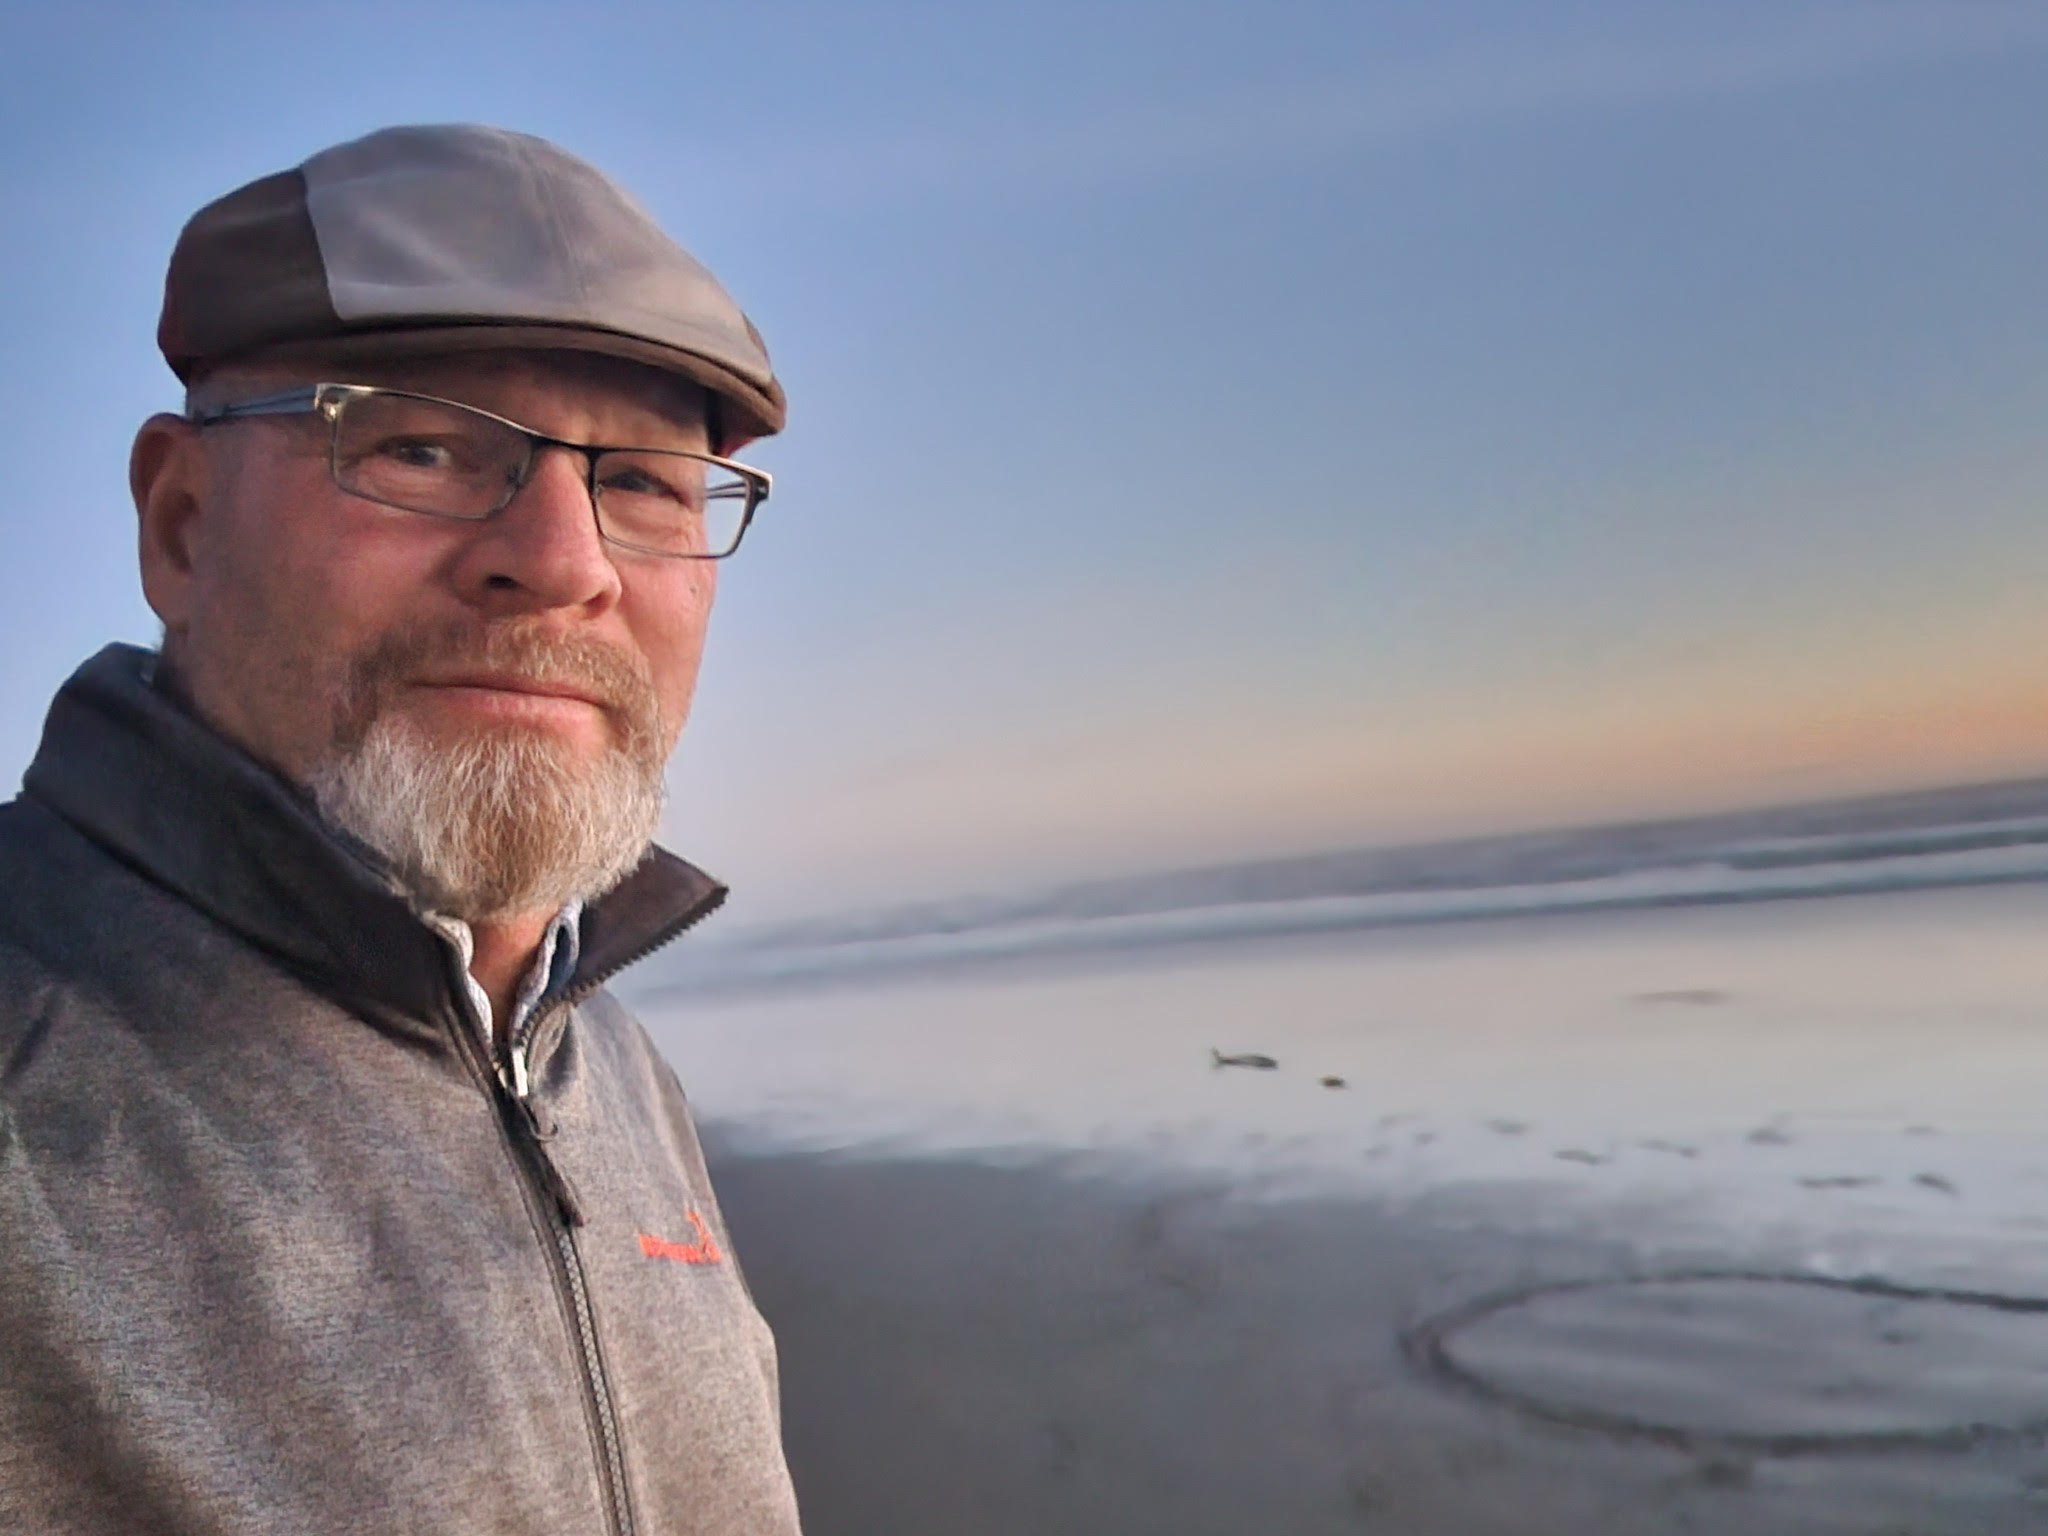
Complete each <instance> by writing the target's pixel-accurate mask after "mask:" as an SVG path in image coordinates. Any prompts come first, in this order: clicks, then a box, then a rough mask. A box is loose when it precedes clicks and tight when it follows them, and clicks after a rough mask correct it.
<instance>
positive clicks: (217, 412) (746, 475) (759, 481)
mask: <svg viewBox="0 0 2048 1536" xmlns="http://www.w3.org/2000/svg"><path fill="white" fill-rule="evenodd" d="M370 395H390V396H393V397H395V398H397V399H401V400H421V401H425V402H426V403H427V404H429V405H445V406H449V407H452V408H453V409H455V410H458V411H466V412H467V413H468V414H470V415H472V416H481V417H483V418H484V419H485V420H486V421H494V422H496V423H497V424H498V425H499V426H501V427H507V428H509V429H510V430H512V431H513V432H516V433H518V434H519V436H521V437H523V438H525V439H526V462H525V463H524V464H523V465H521V466H520V471H519V478H518V479H516V480H514V481H512V482H511V484H509V485H508V486H507V487H506V490H505V495H504V498H503V499H502V500H500V501H499V502H498V503H497V504H496V505H494V506H493V507H491V508H490V509H489V510H488V511H486V512H484V513H482V514H480V515H479V516H476V517H465V516H463V515H462V514H461V513H459V512H432V511H425V510H422V509H421V508H419V507H408V506H404V505H401V504H400V503H398V502H392V501H383V500H380V499H379V498H377V497H375V496H364V495H363V493H362V492H361V491H356V490H351V489H349V487H347V486H346V485H343V484H342V481H341V465H340V464H339V463H338V462H337V458H338V455H339V453H340V451H341V430H340V423H341V408H342V407H343V406H344V405H346V404H347V403H348V402H349V401H351V400H358V399H362V398H365V397H367V396H370ZM306 413H312V414H317V415H320V416H324V417H325V418H326V419H327V425H328V435H327V473H328V475H329V476H330V477H331V478H332V479H333V481H334V484H335V488H336V489H337V490H339V491H341V492H343V493H344V494H345V495H349V496H359V497H362V499H363V500H364V501H368V502H374V503H376V505H378V506H380V507H393V508H396V510H398V511H400V512H411V513H414V514H415V515H417V516H420V517H443V518H447V519H449V520H450V521H451V522H463V523H467V522H477V523H480V522H485V521H488V520H489V519H490V518H493V517H495V516H497V515H498V513H500V512H502V511H504V510H505V508H506V507H508V506H510V505H511V503H512V498H513V497H515V496H517V495H518V494H519V493H520V491H521V490H523V489H524V488H525V486H526V482H527V480H528V478H529V477H530V476H531V475H532V473H533V463H534V460H535V459H536V458H538V457H539V456H540V450H541V449H543V448H567V449H568V450H569V451H570V452H571V453H577V454H581V455H582V456H583V485H584V489H585V490H586V491H588V492H589V493H590V512H591V516H592V517H593V518H595V519H596V520H597V531H598V535H599V537H601V538H602V539H603V540H604V541H605V542H606V543H607V544H613V545H616V546H617V547H619V548H620V549H630V550H632V551H633V552H634V553H635V554H641V555H652V556H654V557H655V558H657V559H661V560H723V559H725V558H726V557H727V556H729V555H731V554H732V553H733V552H734V551H735V550H737V549H738V548H739V547H740V542H741V541H742V540H743V539H745V538H746V536H747V529H748V528H750V527H752V526H753V522H754V514H755V513H756V512H758V511H759V510H760V509H761V504H762V503H763V502H765V501H766V500H767V499H768V493H769V492H770V491H771V490H772V489H774V485H775V478H774V476H772V475H770V474H769V473H768V471H767V470H765V469H756V468H754V467H753V466H752V465H751V464H742V463H740V462H739V461H738V460H737V459H728V458H723V457H721V456H720V455H718V454H715V453H698V452H696V451H694V450H692V449H688V448H637V447H630V446H626V445H612V444H600V443H572V442H570V441H569V440H568V439H567V438H562V437H549V436H548V435H547V434H546V433H545V432H536V431H534V430H533V428H531V427H528V426H522V425H521V424H520V423H519V422H516V421H513V420H512V419H511V418H510V417H506V416H500V415H498V414H497V413H496V412H494V411H486V410H484V409H482V408H481V407H479V406H474V405H466V404H464V403H463V402H462V401H460V400H444V399H442V398H441V397H440V396H439V395H423V394H419V393H417V392H415V391H413V390H409V389H385V388H383V387H381V386H380V385H375V384H304V385H300V386H299V387H298V388H296V389H287V390H281V391H279V392H278V393H277V394H274V395H259V396H258V397H256V398H255V399H253V400H238V401H235V402H233V403H231V404H228V405H214V406H206V407H204V408H201V409H198V410H191V411H188V412H187V413H186V418H185V419H186V420H188V421H190V422H191V423H192V425H194V426H195V427H211V426H215V425H218V424H219V423H221V422H225V421H235V420H238V419H240V418H242V417H245V416H297V415H302V414H306ZM608 453H666V454H673V455H674V456H676V457H677V458H682V459H696V460H698V461H699V462H700V463H704V464H716V465H717V466H718V467H719V468H720V469H727V470H730V471H732V473H734V474H735V475H738V476H739V477H740V481H741V483H742V484H743V485H744V486H745V487H746V493H747V505H746V509H745V510H744V511H743V512H742V513H741V515H740V527H739V532H737V533H735V534H734V535H733V539H732V544H731V546H730V547H729V548H727V549H723V550H721V551H719V552H718V553H717V554H715V555H693V554H677V553H675V552H674V551H672V550H665V549H649V548H647V547H646V546H645V545H642V544H630V543H627V542H626V541H625V540H623V539H615V538H613V537H612V536H611V535H610V534H609V533H606V532H605V528H604V519H603V517H602V516H601V515H600V514H599V512H598V498H599V497H600V496H601V495H602V494H603V491H602V489H601V488H600V487H599V485H598V483H597V461H598V460H599V459H600V458H602V457H603V456H604V455H605V454H608Z"/></svg>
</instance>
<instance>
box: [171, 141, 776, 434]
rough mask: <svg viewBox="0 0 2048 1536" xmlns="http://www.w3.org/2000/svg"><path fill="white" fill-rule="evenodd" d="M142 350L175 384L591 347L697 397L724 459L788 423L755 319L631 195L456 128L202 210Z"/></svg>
mask: <svg viewBox="0 0 2048 1536" xmlns="http://www.w3.org/2000/svg"><path fill="white" fill-rule="evenodd" d="M157 344H158V345H159V346H160V347H161V348H162V349H163V354H164V360H165V361H166V362H168V363H169V364H170V365H171V370H172V372H174V373H176V374H177V375H178V377H179V378H180V379H181V380H183V381H184V382H186V383H188V384H189V383H191V382H193V381H194V380H195V379H198V378H201V377H203V376H204V375H205V374H206V373H208V372H209V371H210V370H212V369H213V368H216V367H218V366H219V365H221V364H222V363H226V362H229V361H234V360H238V359H244V358H253V357H259V356H261V355H262V354H264V353H267V352H271V351H274V350H281V349H290V348H301V347H317V348H318V349H319V353H320V355H321V356H322V357H323V358H326V357H333V358H334V359H335V360H336V361H342V362H345V361H348V360H351V359H355V358H378V357H395V356H403V355H406V354H409V353H423V352H448V351H469V350H476V349H481V348H485V347H535V348H563V349H567V350H571V351H580V352H600V353H605V354H608V355H611V356H614V357H623V358H629V359H631V360H632V361H635V362H639V363H645V364H649V365H651V366H653V367H656V368H660V369H664V370H666V371H668V372H670V373H677V374H681V375H683V376H684V377H686V378H689V379H693V380H695V381H696V382H697V383H699V384H702V385H703V386H704V387H705V388H707V389H709V390H710V391H711V392H712V393H713V395H714V396H716V397H717V399H718V400H719V402H720V407H721V408H720V410H719V412H718V430H717V434H716V435H717V440H718V442H719V444H720V445H721V446H722V447H724V448H728V449H729V448H731V447H733V446H736V445H737V444H738V443H741V442H744V441H746V440H748V439H751V438H756V437H765V436H767V435H768V434H770V433H773V432H779V431H781V430H782V425H783V421H784V419H785V416H786V412H787V407H786V405H785V402H784V399H783V393H782V386H781V384H780V383H778V382H777V381H776V378H775V371H774V369H773V368H772V367H771V366H770V364H769V361H768V352H767V349H766V347H764V346H763V345H762V342H761V336H760V333H759V332H758V331H756V330H755V329H754V326H753V323H752V322H751V321H749V320H748V319H747V317H746V316H745V315H744V314H742V313H741V312H740V308H739V306H738V305H737V304H735V303H734V302H733V301H732V298H731V296H730V295H728V294H727V293H726V291H725V289H724V288H722V287H720V286H719V283H718V280H717V279H716V278H714V277H713V276H712V275H711V274H710V272H709V271H707V270H706V269H705V268H704V266H703V265H702V264H701V263H699V262H698V261H697V259H696V258H695V257H693V256H691V255H690V253H689V252H688V251H686V250H684V249H683V248H682V247H681V246H680V245H677V244H676V243H675V241H673V240H671V239H670V238H669V237H668V236H667V235H666V234H664V233H663V232H662V231H661V229H660V227H659V226H658V225H656V224H655V222H654V220H653V219H652V218H651V217H649V216H648V214H647V212H646V210H645V209H643V208H642V207H641V206H640V205H639V203H637V202H636V201H634V199H633V198H632V197H631V196H630V195H628V194H627V193H626V192H625V191H624V190H623V189H621V188H620V187H619V186H618V185H617V184H616V183H614V182H613V181H611V180H610V179H609V178H608V177H606V176H605V175H604V174H603V173H602V172H601V171H599V170H597V169H596V167H594V166H592V165H589V164H588V163H586V162H584V161H582V160H579V159H577V158H576V157H575V156H574V155H571V154H568V153H567V152H565V151H564V150H561V149H559V148H557V147H556V146H555V145H553V144H550V143H548V142H547V141H546V140H545V139H537V138H533V137H531V136H530V135H527V134H522V133H510V132H507V131H506V130H504V129H501V128H485V127H477V126H474V125H469V124H447V125H439V126H431V127H411V128H385V129H382V130H380V131H378V132H376V133H372V134H370V135H368V136H367V137H364V138H360V139H355V140H352V141H351V142H349V143H347V144H339V145H336V146H335V147H334V148H332V149H325V150H322V151H321V152H320V153H319V154H317V155H314V156H313V157H312V158H311V159H309V160H307V161H306V162H305V163H304V164H302V165H300V166H298V167H297V168H295V169H293V170H289V171H280V172H278V173H277V174H276V175H273V176H265V177H263V178H262V179H261V180H258V181H252V182H250V183H249V185H247V186H245V187H242V188H240V189H238V190H236V191H234V192H230V193H228V195H227V196H225V197H223V198H221V199H219V200H218V201H216V202H213V203H209V204H208V205H207V206H206V207H204V208H202V209H200V210H199V212H198V213H196V214H194V215H193V216H192V219H191V221H190V222H189V223H187V224H186V225H185V228H184V231H183V233H181V234H180V235H179V236H178V243H177V246H176V248H175V249H174V250H173V251H172V252H171V266H170V271H169V273H168V275H167V276H166V277H165V279H164V308H163V316H162V319H161V320H160V321H159V323H158V326H157Z"/></svg>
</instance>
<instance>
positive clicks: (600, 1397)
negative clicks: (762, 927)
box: [455, 890, 725, 1536]
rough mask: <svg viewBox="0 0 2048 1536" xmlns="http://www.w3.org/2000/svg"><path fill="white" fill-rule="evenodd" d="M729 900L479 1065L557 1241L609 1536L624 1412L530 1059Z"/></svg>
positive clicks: (577, 1216)
mask: <svg viewBox="0 0 2048 1536" xmlns="http://www.w3.org/2000/svg"><path fill="white" fill-rule="evenodd" d="M724 901H725V892H724V891H722V890H721V891H718V892H715V893H714V894H713V895H712V896H711V898H710V899H709V900H706V901H702V902H699V903H698V904H697V905H696V906H694V907H692V908H691V909H690V910H689V911H687V912H685V913H684V914H683V916H682V917H681V918H680V919H679V920H678V921H677V922H675V923H674V924H673V925H671V926H670V927H668V928H667V929H665V930H664V931H661V932H658V933H657V934H656V935H655V936H654V937H653V938H652V939H651V940H650V941H649V942H648V943H646V944H643V945H642V946H640V948H638V949H636V950H634V951H633V952H632V953H631V954H629V955H627V956H626V957H625V958H623V959H621V960H619V961H618V962H616V963H615V964H613V965H610V966H607V967H606V968H605V969H604V970H603V971H601V972H599V973H597V974H595V975H592V976H589V977H586V978H585V979H584V980H583V981H582V982H581V983H579V984H578V985H577V986H575V987H573V988H572V989H570V990H569V991H568V992H566V993H565V994H563V996H562V997H560V998H558V999H557V1000H556V1001H555V1002H554V1003H552V1004H551V1005H549V1007H548V1008H547V1009H546V1010H545V1012H543V1011H541V1010H538V1009H536V1010H535V1011H534V1013H533V1014H532V1015H531V1016H529V1017H528V1018H526V1019H525V1020H523V1021H521V1024H520V1027H519V1029H518V1030H516V1031H515V1032H514V1034H513V1036H512V1038H511V1039H509V1040H508V1041H506V1051H505V1057H506V1070H505V1072H504V1073H502V1074H501V1073H500V1072H498V1071H497V1070H496V1069H495V1068H494V1067H493V1066H492V1065H491V1063H490V1062H488V1061H482V1062H479V1063H478V1065H480V1066H481V1067H482V1069H483V1075H484V1079H485V1083H486V1086H487V1087H488V1089H489V1091H490V1093H491V1096H492V1098H493V1099H495V1100H496V1101H497V1104H498V1111H499V1113H498V1120H499V1125H500V1126H501V1128H502V1129H503V1130H504V1131H505V1133H506V1136H507V1137H508V1139H509V1140H510V1141H511V1142H512V1145H513V1147H514V1149H515V1150H516V1151H517V1153H518V1154H519V1155H518V1156H516V1157H515V1158H514V1159H513V1161H514V1162H515V1163H516V1164H517V1165H518V1166H519V1168H520V1170H521V1171H522V1172H523V1173H524V1174H525V1175H526V1182H527V1185H528V1188H529V1189H530V1190H531V1192H532V1193H533V1194H534V1195H536V1196H537V1197H539V1199H540V1201H541V1204H542V1205H543V1207H544V1208H545V1209H546V1211H547V1212H548V1217H547V1224H548V1228H549V1231H550V1234H551V1235H552V1236H553V1238H554V1242H553V1244H552V1245H551V1246H550V1247H549V1249H548V1253H549V1258H550V1263H549V1266H548V1267H549V1268H550V1269H551V1270H552V1271H553V1273H554V1278H555V1288H556V1291H557V1293H558V1295H559V1296H560V1298H561V1300H562V1301H563V1303H564V1305H565V1309H566V1310H567V1312H568V1314H569V1317H570V1320H571V1322H572V1323H573V1324H574V1328H573V1331H574V1333H575V1335H576V1344H577V1360H578V1363H579V1364H580V1365H581V1367H582V1372H581V1374H582V1378H583V1406H584V1411H585V1413H586V1414H587V1415H588V1416H589V1419H590V1423H591V1426H592V1431H593V1433H592V1436H591V1438H592V1440H593V1442H594V1444H593V1447H592V1448H593V1450H594V1451H595V1452H596V1454H597V1477H598V1486H599V1490H600V1491H601V1493H602V1494H603V1497H604V1504H605V1515H606V1520H605V1525H606V1529H607V1531H608V1532H609V1536H633V1531H634V1520H633V1502H632V1498H631V1496H630V1494H629V1493H628V1491H627V1487H626V1456H625V1437H624V1435H623V1434H621V1433H620V1430H619V1421H618V1414H617V1411H616V1410H615V1409H614V1407H613V1404H612V1393H611V1382H610V1380H609V1379H608V1378H607V1376H606V1373H605V1369H604V1356H603V1354H602V1353H601V1351H600V1350H599V1347H598V1340H597V1319H596V1315H595V1313H594V1312H593V1311H592V1310H591V1305H590V1285H589V1281H588V1277H587V1276H586V1275H585V1273H584V1269H583V1256H582V1254H581V1252H579V1251H578V1249H577V1247H576V1228H578V1227H580V1226H582V1225H583V1220H584V1218H583V1203H582V1200H581V1198H580V1197H579V1196H578V1195H577V1193H576V1189H575V1186H574V1185H572V1184H571V1183H570V1182H569V1177H568V1175H567V1174H565V1173H563V1172H562V1170H561V1168H560V1167H559V1166H557V1164H556V1163H555V1160H554V1158H553V1157H551V1156H550V1155H549V1153H548V1149H547V1142H548V1140H549V1139H550V1138H551V1137H552V1136H553V1134H554V1125H553V1123H552V1121H550V1120H549V1119H548V1117H547V1112H546V1110H545V1109H543V1108H542V1107H541V1106H540V1105H537V1104H535V1103H534V1102H533V1099H532V1097H531V1093H532V1087H533V1084H532V1081H531V1078H530V1074H529V1068H530V1062H529V1060H528V1052H529V1051H530V1050H531V1049H532V1046H533V1040H534V1036H535V1034H536V1033H537V1032H538V1030H539V1026H540V1025H541V1024H542V1023H544V1022H545V1021H546V1020H548V1019H550V1018H553V1017H554V1016H555V1015H556V1014H557V1013H560V1012H562V1011H563V1010H564V1009H567V1008H573V1007H574V1006H575V1005H576V1004H577V1003H579V1002H581V1001H582V1000H583V999H584V998H586V997H588V996H590V995H591V994H592V993H593V992H595V991H596V990H597V989H598V988H599V987H601V986H603V985H604V984H605V982H606V981H608V980H609V979H610V978H612V977H613V976H616V975H617V974H618V973H619V972H620V971H622V970H624V969H625V968H626V967H627V966H629V965H632V964H634V963H635V962H636V961H639V960H643V959H645V958H646V957H647V956H648V955H651V954H653V953H654V952H655V951H656V950H657V949H660V948H661V947H662V946H663V945H664V944H669V943H672V942H673V941H674V940H676V939H678V938H680V937H681V936H682V935H683V934H685V933H687V932H688V931H689V930H690V929H692V928H694V927H696V925H697V924H698V923H701V922H702V921H703V920H704V919H705V918H707V917H709V916H710V915H711V914H712V913H713V912H715V911H717V910H718V908H719V907H720V906H721V905H723V903H724ZM455 981H456V984H457V987H458V989H460V990H463V991H466V987H465V986H464V983H465V981H466V978H465V977H462V976H457V977H456V978H455ZM456 1033H457V1034H458V1035H459V1036H464V1037H466V1044H465V1045H464V1047H463V1048H464V1049H465V1050H466V1051H468V1052H469V1053H470V1056H471V1059H472V1060H475V1059H476V1057H477V1056H478V1055H480V1054H481V1053H480V1050H479V1047H478V1044H477V1041H476V1036H475V1033H474V1031H471V1030H462V1029H458V1030H457V1031H456Z"/></svg>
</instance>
